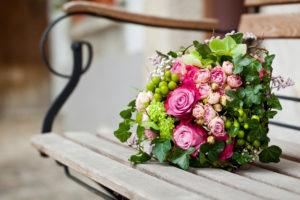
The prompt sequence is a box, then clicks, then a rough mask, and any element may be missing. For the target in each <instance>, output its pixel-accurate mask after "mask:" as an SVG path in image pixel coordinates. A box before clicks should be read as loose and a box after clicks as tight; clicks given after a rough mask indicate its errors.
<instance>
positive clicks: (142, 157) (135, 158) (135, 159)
mask: <svg viewBox="0 0 300 200" xmlns="http://www.w3.org/2000/svg"><path fill="white" fill-rule="evenodd" d="M150 159H151V156H150V155H148V154H147V153H145V152H139V153H137V154H135V155H132V156H131V157H130V158H129V159H128V160H129V161H130V162H132V163H134V164H135V163H143V162H147V161H148V160H150Z"/></svg>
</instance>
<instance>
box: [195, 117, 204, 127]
mask: <svg viewBox="0 0 300 200" xmlns="http://www.w3.org/2000/svg"><path fill="white" fill-rule="evenodd" d="M195 122H196V124H198V125H200V126H201V125H203V124H204V118H203V117H201V118H197V119H195Z"/></svg>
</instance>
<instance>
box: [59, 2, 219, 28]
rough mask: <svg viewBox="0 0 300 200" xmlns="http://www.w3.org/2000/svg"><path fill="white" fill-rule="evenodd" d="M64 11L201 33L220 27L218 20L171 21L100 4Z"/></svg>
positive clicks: (79, 4) (73, 5) (70, 6)
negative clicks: (88, 13) (87, 13)
mask: <svg viewBox="0 0 300 200" xmlns="http://www.w3.org/2000/svg"><path fill="white" fill-rule="evenodd" d="M63 11H64V12H66V13H73V12H90V13H94V14H97V15H101V16H103V17H106V18H110V19H113V20H117V21H126V22H130V23H135V24H143V25H147V26H156V27H169V28H176V29H190V30H200V31H213V30H214V29H218V27H219V24H218V20H216V19H199V20H197V21H194V20H179V19H171V18H166V17H156V16H149V15H143V14H136V13H131V12H127V11H124V10H121V9H117V8H113V7H109V6H105V5H102V4H99V3H92V2H84V1H72V2H67V3H65V4H64V6H63Z"/></svg>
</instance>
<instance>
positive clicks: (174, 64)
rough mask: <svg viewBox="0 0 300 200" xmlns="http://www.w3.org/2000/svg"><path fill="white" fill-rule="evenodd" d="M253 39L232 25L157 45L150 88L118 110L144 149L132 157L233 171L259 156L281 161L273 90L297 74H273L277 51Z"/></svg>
mask: <svg viewBox="0 0 300 200" xmlns="http://www.w3.org/2000/svg"><path fill="white" fill-rule="evenodd" d="M255 40H256V37H255V36H254V35H252V34H246V35H243V34H242V33H229V34H226V36H225V37H224V38H223V39H220V38H219V37H217V38H214V37H213V38H211V39H210V40H207V41H205V42H204V43H199V42H198V41H194V42H193V45H191V46H189V47H187V48H183V47H182V48H180V49H179V50H178V51H176V52H174V51H170V52H168V53H167V54H163V53H161V52H159V51H157V52H156V53H157V54H156V55H154V56H152V58H151V59H152V61H153V64H154V70H153V71H152V72H151V73H150V77H149V80H148V83H147V85H146V89H145V90H139V94H138V96H137V98H136V99H135V100H133V101H131V102H130V103H129V104H128V108H127V109H126V110H123V111H122V112H121V113H120V116H121V117H122V118H123V119H124V121H123V122H121V123H120V124H119V128H118V130H116V131H115V132H114V135H115V136H116V137H117V138H118V139H119V140H120V141H121V142H127V143H128V145H130V146H132V147H134V148H137V149H138V150H139V152H138V153H137V154H136V155H132V156H131V157H130V158H129V161H131V162H132V163H143V162H146V161H148V160H150V159H151V158H153V159H156V160H158V161H159V162H166V163H169V164H171V165H176V166H178V167H180V168H182V169H184V170H186V169H188V168H189V166H192V167H217V168H223V169H226V170H228V171H232V170H234V169H237V168H238V167H240V166H242V165H244V164H246V163H250V162H253V161H255V160H259V161H260V162H264V163H269V162H279V157H280V155H281V152H282V151H281V149H280V148H279V147H278V146H274V145H272V146H269V142H270V138H269V137H268V135H267V133H268V130H269V129H268V121H269V119H270V118H273V117H274V116H275V115H276V114H277V111H276V110H281V109H282V107H281V105H280V102H279V100H278V99H277V98H276V97H275V95H274V93H273V90H274V89H275V88H276V89H280V88H284V87H287V86H290V85H293V81H292V80H291V79H288V80H287V81H285V80H284V79H283V78H282V77H281V76H279V77H273V76H272V71H273V70H272V61H273V59H274V57H275V55H270V54H269V52H268V51H267V50H266V49H263V48H259V47H257V46H255V45H253V46H250V44H251V43H252V44H253V41H255ZM131 130H134V131H133V133H132V132H131Z"/></svg>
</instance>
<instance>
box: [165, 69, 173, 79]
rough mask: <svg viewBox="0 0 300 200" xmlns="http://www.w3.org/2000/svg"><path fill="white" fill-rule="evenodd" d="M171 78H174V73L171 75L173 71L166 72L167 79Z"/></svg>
mask: <svg viewBox="0 0 300 200" xmlns="http://www.w3.org/2000/svg"><path fill="white" fill-rule="evenodd" d="M171 76H172V73H171V71H169V70H168V71H166V72H165V77H166V78H167V77H169V78H171Z"/></svg>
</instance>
